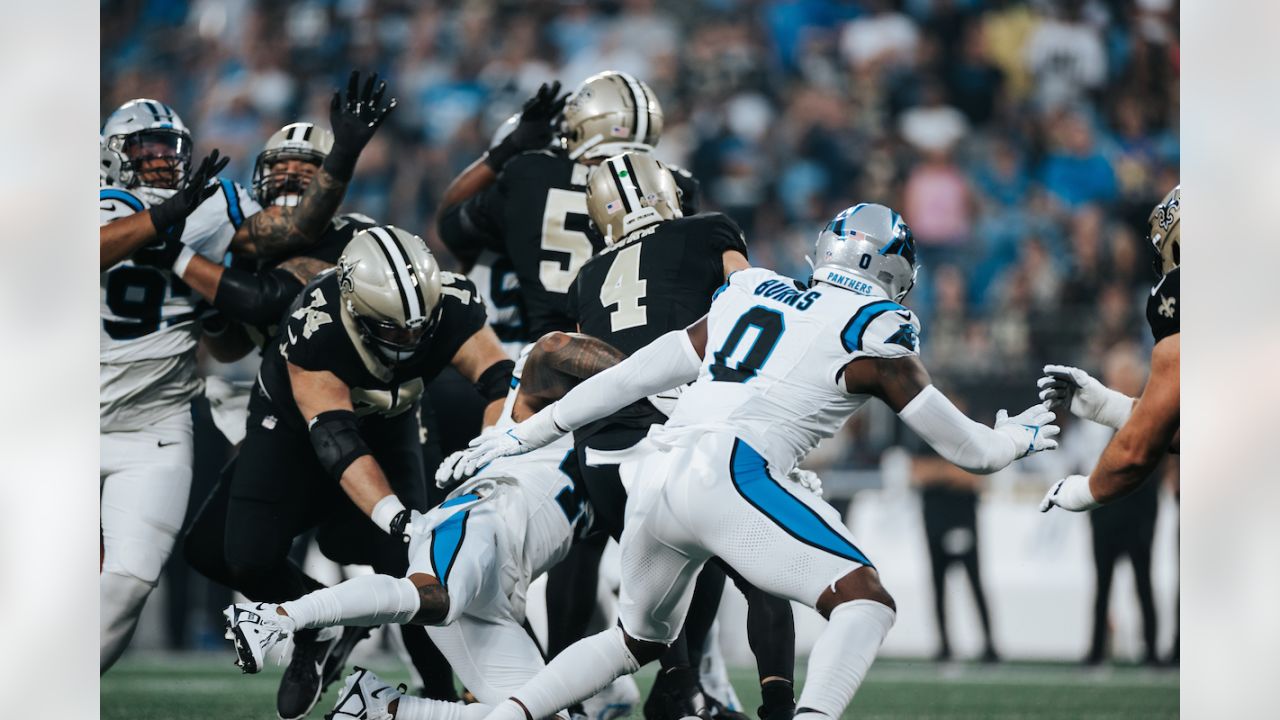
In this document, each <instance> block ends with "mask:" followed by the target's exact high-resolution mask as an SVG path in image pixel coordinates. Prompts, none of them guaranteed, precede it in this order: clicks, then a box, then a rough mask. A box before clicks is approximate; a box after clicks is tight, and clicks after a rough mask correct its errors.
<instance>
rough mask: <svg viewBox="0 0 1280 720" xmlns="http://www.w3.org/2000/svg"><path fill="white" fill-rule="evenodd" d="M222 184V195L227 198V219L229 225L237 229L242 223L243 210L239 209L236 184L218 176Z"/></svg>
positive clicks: (238, 195)
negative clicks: (229, 222)
mask: <svg viewBox="0 0 1280 720" xmlns="http://www.w3.org/2000/svg"><path fill="white" fill-rule="evenodd" d="M218 182H219V183H221V184H222V195H223V196H224V197H225V198H226V199H227V219H228V220H230V221H231V226H232V227H234V228H235V229H237V230H239V229H240V226H241V225H243V224H244V211H243V210H241V209H240V194H239V193H237V192H236V184H235V183H233V182H231V181H230V180H228V179H226V178H218Z"/></svg>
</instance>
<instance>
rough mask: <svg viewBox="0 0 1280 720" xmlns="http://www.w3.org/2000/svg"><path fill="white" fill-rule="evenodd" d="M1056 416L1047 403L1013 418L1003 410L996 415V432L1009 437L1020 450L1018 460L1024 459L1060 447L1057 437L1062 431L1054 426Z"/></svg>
mask: <svg viewBox="0 0 1280 720" xmlns="http://www.w3.org/2000/svg"><path fill="white" fill-rule="evenodd" d="M1053 421H1054V415H1053V412H1052V411H1051V410H1049V406H1048V405H1047V404H1045V403H1041V404H1039V405H1032V406H1031V407H1029V408H1027V409H1026V410H1023V411H1022V412H1020V413H1018V414H1017V415H1015V416H1013V417H1009V413H1008V412H1006V411H1004V410H1001V411H1000V412H998V413H996V423H995V430H996V431H997V432H1001V433H1004V434H1005V435H1007V436H1009V437H1010V438H1011V439H1012V440H1013V442H1014V444H1015V446H1016V447H1017V448H1019V450H1018V454H1017V455H1016V456H1015V459H1017V458H1024V457H1026V456H1028V455H1030V454H1032V453H1037V452H1041V451H1044V450H1053V449H1055V448H1057V447H1058V441H1057V440H1054V439H1053V438H1055V437H1057V435H1058V432H1059V431H1060V430H1061V428H1059V427H1058V426H1057V425H1053V424H1052V423H1053Z"/></svg>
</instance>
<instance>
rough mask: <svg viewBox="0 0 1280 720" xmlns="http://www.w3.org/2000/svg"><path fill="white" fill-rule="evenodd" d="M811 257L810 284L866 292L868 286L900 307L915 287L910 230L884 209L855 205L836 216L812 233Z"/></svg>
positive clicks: (914, 265)
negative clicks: (812, 256) (815, 242)
mask: <svg viewBox="0 0 1280 720" xmlns="http://www.w3.org/2000/svg"><path fill="white" fill-rule="evenodd" d="M814 256H815V257H814V259H813V260H811V261H810V262H811V263H812V265H813V278H812V279H811V280H810V284H813V283H815V282H823V283H827V284H828V285H835V286H837V287H842V288H845V289H848V290H853V291H855V292H866V291H867V290H869V289H870V288H867V287H866V284H867V283H871V284H872V285H874V286H876V287H878V288H880V289H881V290H883V291H884V292H885V294H887V295H888V296H889V297H890V298H892V299H893V301H894V302H902V299H903V298H905V297H906V296H907V293H908V292H911V288H912V286H914V285H915V284H916V243H915V240H914V239H912V237H911V228H909V227H907V224H906V223H905V222H903V220H902V216H901V215H899V214H898V213H896V212H894V211H893V210H891V209H889V208H887V207H885V206H884V205H876V204H874V203H859V204H857V205H854V206H853V207H851V208H846V209H845V210H844V211H843V212H841V213H840V214H839V215H836V216H835V217H834V218H832V220H831V222H829V223H827V226H826V227H825V228H823V229H822V232H820V233H818V242H817V245H816V246H815V248H814ZM863 281H866V282H863Z"/></svg>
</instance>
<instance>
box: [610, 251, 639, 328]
mask: <svg viewBox="0 0 1280 720" xmlns="http://www.w3.org/2000/svg"><path fill="white" fill-rule="evenodd" d="M641 247H643V245H642V244H641V243H636V244H634V245H631V246H630V247H627V248H623V249H622V250H619V251H618V252H617V253H615V254H614V257H613V262H612V263H611V264H610V265H609V272H608V273H607V274H605V276H604V284H603V285H601V286H600V304H601V305H603V306H604V307H612V306H614V305H617V306H618V309H617V310H614V311H613V312H611V313H609V325H610V327H611V328H612V329H613V331H614V332H618V331H619V330H626V329H627V328H633V327H639V326H641V325H644V324H646V323H648V322H649V312H648V310H647V309H646V308H645V306H644V305H641V304H640V301H641V300H643V299H644V297H645V294H646V293H647V292H648V287H649V281H648V280H645V279H644V278H642V277H640V248H641Z"/></svg>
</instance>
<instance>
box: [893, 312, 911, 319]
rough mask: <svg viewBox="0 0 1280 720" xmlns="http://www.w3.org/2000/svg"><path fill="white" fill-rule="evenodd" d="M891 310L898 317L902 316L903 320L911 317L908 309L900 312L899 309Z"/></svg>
mask: <svg viewBox="0 0 1280 720" xmlns="http://www.w3.org/2000/svg"><path fill="white" fill-rule="evenodd" d="M893 312H894V314H895V315H897V316H898V317H900V318H902V319H903V320H910V319H911V311H910V310H908V311H906V312H902V311H901V310H894V311H893Z"/></svg>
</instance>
